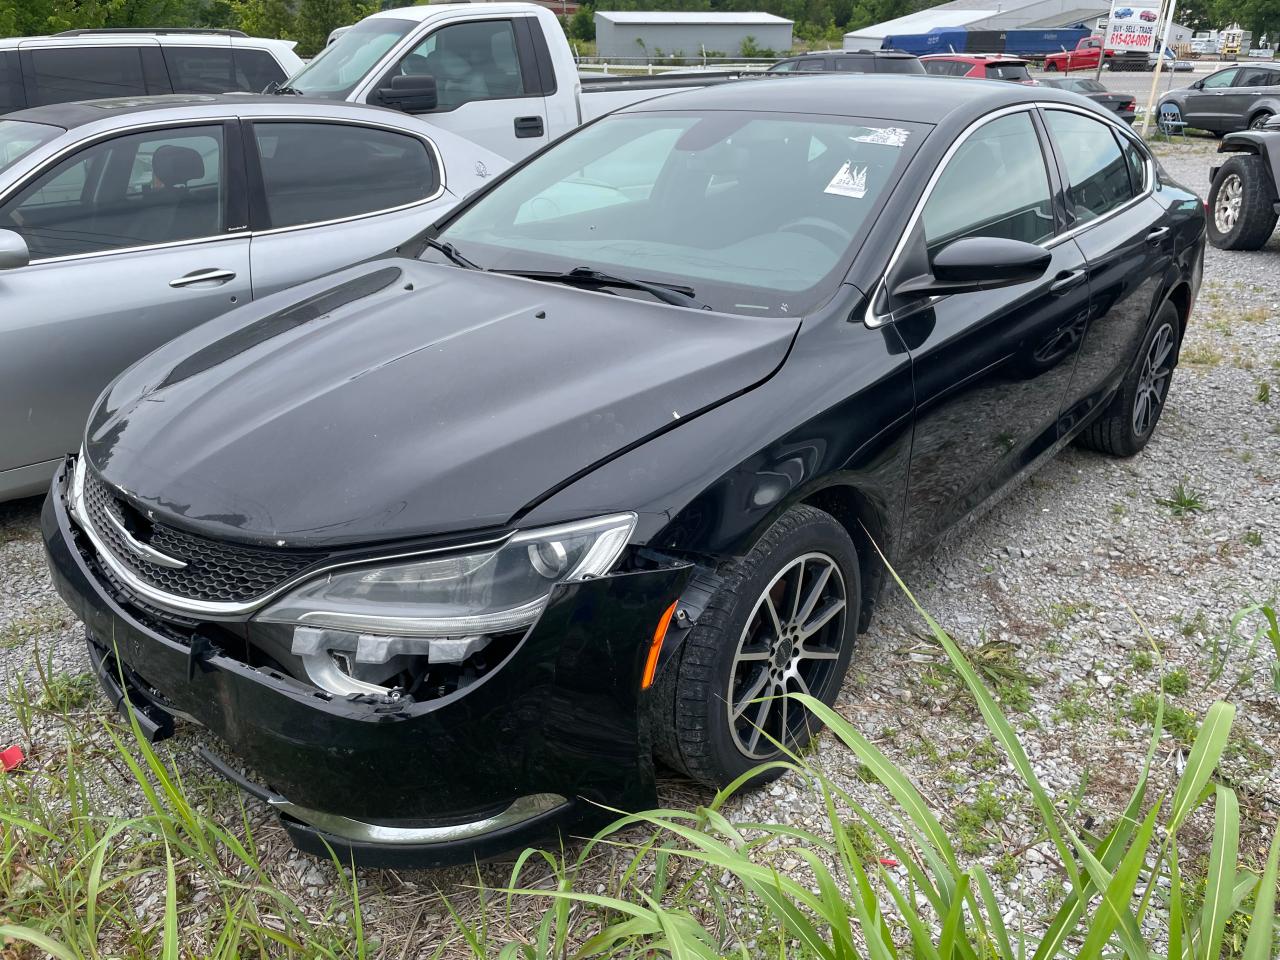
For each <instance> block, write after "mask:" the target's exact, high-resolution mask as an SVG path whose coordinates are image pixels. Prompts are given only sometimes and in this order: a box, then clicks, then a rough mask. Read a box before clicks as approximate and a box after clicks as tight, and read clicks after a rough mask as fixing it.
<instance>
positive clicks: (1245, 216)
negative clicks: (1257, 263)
mask: <svg viewBox="0 0 1280 960" xmlns="http://www.w3.org/2000/svg"><path fill="white" fill-rule="evenodd" d="M1275 196H1276V190H1275V186H1274V184H1272V182H1271V171H1270V170H1269V169H1268V168H1267V164H1266V161H1264V160H1263V159H1262V158H1261V157H1259V156H1258V155H1257V154H1241V155H1238V156H1234V157H1232V158H1231V159H1230V160H1228V161H1227V162H1226V163H1224V164H1223V165H1222V169H1221V170H1219V171H1218V175H1217V177H1215V178H1214V181H1213V185H1212V186H1211V187H1210V188H1209V225H1208V226H1209V242H1210V243H1212V244H1213V245H1214V246H1215V247H1218V248H1220V249H1222V250H1257V249H1259V248H1260V247H1262V245H1263V244H1265V243H1266V242H1267V240H1268V239H1269V238H1270V237H1271V233H1272V231H1273V230H1275V228H1276V220H1277V215H1276V211H1275V206H1274V204H1275Z"/></svg>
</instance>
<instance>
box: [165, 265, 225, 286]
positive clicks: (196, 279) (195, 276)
mask: <svg viewBox="0 0 1280 960" xmlns="http://www.w3.org/2000/svg"><path fill="white" fill-rule="evenodd" d="M235 278H236V272H235V271H234V270H219V269H217V268H216V267H215V268H213V269H210V270H196V271H194V272H192V273H187V274H184V275H183V276H181V277H178V279H176V280H170V281H169V286H171V287H189V286H191V285H192V284H193V283H217V284H223V283H226V282H227V281H228V280H234V279H235Z"/></svg>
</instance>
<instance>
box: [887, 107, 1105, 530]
mask: <svg viewBox="0 0 1280 960" xmlns="http://www.w3.org/2000/svg"><path fill="white" fill-rule="evenodd" d="M1043 143H1044V137H1043V134H1042V131H1041V129H1040V124H1039V120H1038V118H1037V117H1036V116H1035V114H1034V111H1032V110H1029V109H1028V110H1018V111H1016V112H1013V113H1009V114H1006V115H1004V116H999V117H997V118H995V119H992V120H989V121H986V122H985V123H984V124H982V125H981V126H979V127H977V128H976V129H975V130H974V131H973V132H971V133H970V134H969V135H968V136H967V137H966V138H965V139H964V140H963V141H962V142H961V143H960V145H959V146H958V147H957V148H955V153H954V154H953V155H952V156H951V157H950V158H949V159H948V160H947V161H946V162H945V166H944V167H943V170H942V173H941V175H940V176H939V179H938V181H937V183H936V185H935V186H934V188H933V190H932V192H931V193H930V195H929V197H928V199H927V200H926V202H925V205H924V208H923V212H922V215H921V216H920V218H919V222H918V223H917V224H916V225H915V227H914V228H913V230H912V234H911V235H910V237H909V239H908V242H907V245H906V247H905V248H904V251H903V255H902V256H901V257H900V259H899V261H898V262H897V263H896V264H895V265H894V267H893V269H892V270H891V272H890V274H889V282H888V287H889V289H892V288H893V286H894V284H895V283H897V282H899V281H900V280H901V279H904V278H907V277H912V276H917V275H919V274H921V273H924V272H928V271H930V270H931V267H930V263H931V261H932V258H933V256H935V255H936V254H937V252H938V251H940V250H942V249H944V248H945V247H946V246H947V245H948V244H950V243H953V242H955V241H956V240H960V239H963V238H967V237H1000V238H1004V239H1010V240H1021V241H1024V242H1027V243H1037V244H1041V245H1043V246H1044V247H1045V248H1046V249H1047V250H1048V251H1049V252H1050V255H1051V257H1052V260H1051V262H1050V265H1049V267H1048V269H1047V270H1046V271H1045V272H1044V274H1043V275H1041V276H1040V277H1039V278H1037V279H1036V280H1033V281H1029V282H1026V283H1020V284H1016V285H1013V286H1008V287H1003V288H1001V289H997V290H985V291H979V292H975V293H963V294H955V295H952V296H943V297H938V298H934V299H933V300H931V301H928V302H927V303H923V304H921V303H920V302H919V301H915V302H914V304H908V305H907V307H906V312H905V313H904V314H903V315H900V316H898V317H897V318H896V319H895V320H894V324H895V326H896V328H897V330H898V332H899V334H900V335H901V336H902V338H903V340H904V341H905V342H906V344H907V347H908V349H909V350H910V352H911V358H912V375H913V377H914V379H915V390H916V424H915V432H914V439H913V441H912V449H911V474H910V483H909V490H908V510H907V522H906V525H905V530H906V540H907V543H908V548H909V549H918V548H922V547H924V546H926V545H927V544H928V543H930V542H931V541H933V540H935V539H936V538H937V537H938V536H940V535H941V534H942V533H943V532H944V531H945V530H946V529H947V528H948V527H949V526H951V525H952V524H953V523H955V522H956V521H957V520H959V519H961V518H962V517H964V516H965V515H966V514H968V513H969V512H970V511H972V510H974V508H976V507H977V506H978V505H980V504H981V503H982V502H983V501H985V500H986V499H987V498H988V497H989V496H990V495H991V494H992V493H994V492H995V491H996V490H998V489H999V488H1000V487H1001V486H1003V485H1004V484H1005V483H1006V482H1007V481H1008V480H1009V479H1010V478H1011V477H1012V476H1014V475H1016V474H1018V473H1019V472H1021V471H1022V470H1024V469H1026V468H1027V467H1028V466H1029V465H1030V464H1032V463H1034V462H1035V461H1036V460H1038V459H1039V458H1040V457H1042V456H1044V455H1046V454H1048V453H1049V452H1051V451H1052V449H1053V447H1054V444H1055V442H1056V441H1057V437H1058V431H1057V425H1058V412H1059V410H1060V408H1061V404H1062V399H1063V397H1064V396H1065V395H1066V388H1067V384H1068V381H1069V379H1070V377H1071V370H1072V361H1073V360H1074V358H1075V353H1076V349H1077V346H1078V344H1079V332H1080V330H1081V329H1082V328H1083V324H1084V322H1085V319H1086V317H1087V311H1088V304H1089V289H1088V283H1087V278H1086V275H1085V263H1084V257H1083V255H1082V254H1081V252H1080V250H1079V248H1078V247H1077V246H1076V244H1075V243H1074V242H1073V241H1072V240H1071V239H1069V238H1066V239H1063V240H1061V241H1059V240H1057V239H1056V234H1057V231H1058V219H1057V215H1056V214H1055V203H1054V196H1055V194H1056V193H1057V189H1058V188H1057V184H1056V168H1055V167H1051V166H1050V165H1049V164H1048V163H1047V162H1046V153H1045V149H1044V146H1043ZM885 305H886V306H887V307H888V308H889V309H891V310H892V309H894V308H895V307H896V306H897V305H895V304H894V303H893V302H892V299H891V298H890V299H889V300H888V302H887V303H886V304H885Z"/></svg>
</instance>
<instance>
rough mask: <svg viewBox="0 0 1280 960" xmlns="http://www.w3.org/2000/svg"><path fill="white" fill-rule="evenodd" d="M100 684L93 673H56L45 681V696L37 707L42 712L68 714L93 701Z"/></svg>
mask: <svg viewBox="0 0 1280 960" xmlns="http://www.w3.org/2000/svg"><path fill="white" fill-rule="evenodd" d="M97 690H98V682H97V680H95V679H94V677H93V674H91V673H78V674H70V673H55V674H53V675H52V676H50V677H48V678H47V679H46V681H45V688H44V696H43V697H42V698H41V699H40V701H39V703H38V704H37V706H39V707H40V709H42V710H52V711H54V712H55V713H67V712H68V711H70V710H76V709H79V708H80V707H83V706H84V705H85V704H86V703H88V702H89V701H90V700H92V699H93V695H94V694H95V693H96V692H97Z"/></svg>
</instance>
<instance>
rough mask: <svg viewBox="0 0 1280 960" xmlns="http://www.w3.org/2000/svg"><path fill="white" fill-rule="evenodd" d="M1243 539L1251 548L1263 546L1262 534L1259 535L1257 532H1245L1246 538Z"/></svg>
mask: <svg viewBox="0 0 1280 960" xmlns="http://www.w3.org/2000/svg"><path fill="white" fill-rule="evenodd" d="M1241 539H1242V540H1243V541H1244V542H1245V544H1246V545H1247V546H1250V547H1260V546H1262V534H1261V533H1259V532H1258V531H1257V530H1246V531H1245V532H1244V536H1243V537H1241Z"/></svg>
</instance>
